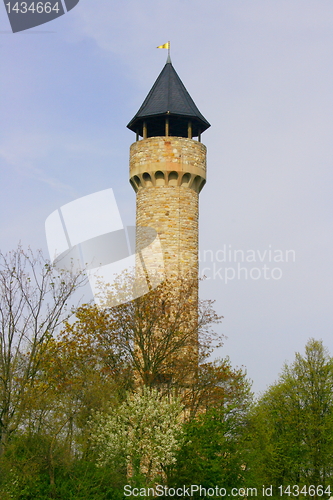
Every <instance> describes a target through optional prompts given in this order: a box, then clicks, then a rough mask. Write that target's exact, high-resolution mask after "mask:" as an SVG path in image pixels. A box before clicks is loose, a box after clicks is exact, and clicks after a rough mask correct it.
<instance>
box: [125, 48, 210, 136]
mask: <svg viewBox="0 0 333 500" xmlns="http://www.w3.org/2000/svg"><path fill="white" fill-rule="evenodd" d="M159 117H160V118H161V117H169V118H171V119H172V118H173V119H174V120H173V121H176V122H177V127H176V128H177V129H179V127H181V124H182V122H184V125H186V128H187V122H188V121H189V120H190V121H191V122H192V128H193V135H194V136H196V135H198V133H201V132H203V131H204V130H206V129H207V128H208V127H210V124H209V123H208V121H207V120H206V119H205V118H204V116H203V115H202V114H201V113H200V111H199V110H198V108H197V106H196V105H195V103H194V101H193V99H192V98H191V96H190V94H189V93H188V92H187V90H186V88H185V86H184V84H183V82H182V81H181V79H180V78H179V76H178V74H177V73H176V70H175V69H174V67H173V66H172V63H171V61H170V59H169V58H168V61H167V63H166V64H165V66H164V68H163V69H162V71H161V73H160V75H159V76H158V78H157V80H156V82H155V83H154V85H153V87H152V88H151V90H150V92H149V94H148V95H147V97H146V99H145V100H144V101H143V104H142V106H141V108H140V109H139V111H138V112H137V114H136V115H135V116H134V118H133V119H132V120H131V121H130V123H129V124H128V125H127V127H128V128H129V129H130V130H132V131H133V132H137V131H138V130H139V132H140V135H142V134H141V131H142V125H143V122H144V121H145V122H147V124H148V128H150V129H151V126H152V127H153V129H154V125H156V127H155V128H156V131H157V129H159V128H160V127H159V126H158V122H159V121H160V120H158V118H159ZM156 135H164V133H163V134H156ZM171 135H172V134H171ZM149 136H150V137H151V136H152V133H150V134H149Z"/></svg>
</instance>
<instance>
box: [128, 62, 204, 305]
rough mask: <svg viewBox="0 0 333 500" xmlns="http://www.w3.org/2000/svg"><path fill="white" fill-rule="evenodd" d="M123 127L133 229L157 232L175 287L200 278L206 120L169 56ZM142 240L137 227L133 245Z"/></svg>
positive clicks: (166, 272)
mask: <svg viewBox="0 0 333 500" xmlns="http://www.w3.org/2000/svg"><path fill="white" fill-rule="evenodd" d="M127 126H128V128H129V129H130V130H132V131H133V132H135V133H136V142H134V144H132V145H131V149H130V183H131V185H132V187H133V189H134V190H135V192H136V224H137V228H140V227H150V228H153V229H155V230H156V231H157V233H158V235H159V238H160V242H161V246H162V250H163V257H164V271H165V274H166V277H168V278H170V279H172V280H175V289H177V278H179V277H181V278H190V279H197V278H198V216H199V206H198V205H199V193H200V191H201V189H202V188H203V186H204V184H205V182H206V147H205V146H204V145H203V144H202V143H201V134H202V132H204V131H205V130H206V129H207V128H208V127H209V126H210V124H209V123H208V122H207V120H206V119H205V118H204V117H203V116H202V114H201V113H200V111H199V110H198V108H197V107H196V105H195V103H194V101H193V100H192V98H191V96H190V95H189V93H188V92H187V90H186V88H185V87H184V85H183V83H182V81H181V80H180V78H179V76H178V75H177V73H176V71H175V69H174V67H173V65H172V63H171V60H170V57H168V60H167V62H166V64H165V66H164V68H163V70H162V71H161V73H160V75H159V76H158V78H157V80H156V82H155V83H154V85H153V87H152V89H151V90H150V92H149V94H148V95H147V97H146V99H145V100H144V102H143V104H142V106H141V108H140V109H139V111H138V112H137V114H136V115H135V116H134V118H133V119H132V120H131V121H130V123H129V124H128V125H127ZM141 138H142V139H141ZM194 138H197V140H194ZM144 238H145V232H144V231H143V232H142V231H141V232H140V229H139V231H138V232H137V241H136V245H137V248H138V247H141V248H143V247H144V245H145V242H144V241H143V240H144ZM175 291H176V290H175ZM196 296H197V290H196Z"/></svg>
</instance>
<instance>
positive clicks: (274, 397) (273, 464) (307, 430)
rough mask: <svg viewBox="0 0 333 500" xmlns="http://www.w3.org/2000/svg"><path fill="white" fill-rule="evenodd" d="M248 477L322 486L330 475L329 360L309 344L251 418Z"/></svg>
mask: <svg viewBox="0 0 333 500" xmlns="http://www.w3.org/2000/svg"><path fill="white" fill-rule="evenodd" d="M250 422H251V424H250V427H249V435H250V442H251V444H252V447H253V450H254V454H253V461H252V472H253V477H257V480H258V481H260V482H262V481H266V483H271V484H275V485H279V484H282V485H283V484H298V485H304V484H305V485H310V484H312V485H315V486H317V485H324V486H325V485H327V483H328V482H329V478H330V477H331V475H332V473H333V359H332V357H331V356H330V355H329V353H328V351H327V349H325V347H324V346H323V344H322V342H321V341H318V340H314V339H310V340H309V342H308V343H307V345H306V347H305V355H304V356H302V355H301V354H299V353H296V357H295V361H294V362H293V363H292V364H291V365H289V366H288V365H286V366H285V367H284V369H283V372H282V374H281V376H280V378H279V380H278V381H277V383H276V384H274V385H273V386H271V387H270V388H269V389H268V391H267V392H266V393H265V394H264V395H263V396H262V397H261V398H260V400H259V401H258V403H257V405H256V407H255V408H254V411H253V413H252V416H251V419H250Z"/></svg>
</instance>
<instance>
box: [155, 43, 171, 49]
mask: <svg viewBox="0 0 333 500" xmlns="http://www.w3.org/2000/svg"><path fill="white" fill-rule="evenodd" d="M156 48H157V49H170V42H167V43H164V44H163V45H159V46H158V47H156Z"/></svg>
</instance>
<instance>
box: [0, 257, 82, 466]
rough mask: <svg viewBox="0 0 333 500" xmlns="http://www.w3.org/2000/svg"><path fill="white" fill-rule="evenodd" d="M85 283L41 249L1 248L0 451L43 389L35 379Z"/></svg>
mask: <svg viewBox="0 0 333 500" xmlns="http://www.w3.org/2000/svg"><path fill="white" fill-rule="evenodd" d="M84 282H85V277H84V275H82V274H72V273H70V272H59V271H57V270H56V269H55V268H54V267H53V266H51V265H50V264H49V263H48V262H47V261H45V260H44V258H43V256H42V254H41V252H37V254H36V255H34V254H33V253H32V251H31V250H28V251H27V252H25V251H24V250H23V249H22V248H21V247H19V248H18V249H17V250H15V251H13V252H10V253H9V254H8V255H4V254H2V253H0V456H1V455H3V454H4V451H5V449H6V446H7V444H8V441H9V439H10V437H11V436H12V435H13V434H14V433H15V432H16V431H17V430H18V429H22V428H26V426H27V423H28V422H30V423H31V422H32V421H33V420H34V409H35V408H36V401H37V400H38V396H39V395H42V394H44V393H45V392H47V391H48V387H47V385H45V384H43V383H41V380H40V379H41V376H42V372H43V362H44V358H45V356H46V353H47V351H48V348H49V346H50V345H51V343H52V339H53V337H54V335H55V333H56V332H57V331H58V328H59V327H60V325H61V324H62V323H63V321H64V320H65V319H66V318H68V317H69V316H70V315H71V314H72V311H71V310H70V308H69V307H68V301H69V299H70V297H71V296H72V294H73V293H74V291H75V290H77V288H78V287H79V286H80V285H82V284H83V283H84Z"/></svg>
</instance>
